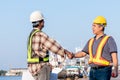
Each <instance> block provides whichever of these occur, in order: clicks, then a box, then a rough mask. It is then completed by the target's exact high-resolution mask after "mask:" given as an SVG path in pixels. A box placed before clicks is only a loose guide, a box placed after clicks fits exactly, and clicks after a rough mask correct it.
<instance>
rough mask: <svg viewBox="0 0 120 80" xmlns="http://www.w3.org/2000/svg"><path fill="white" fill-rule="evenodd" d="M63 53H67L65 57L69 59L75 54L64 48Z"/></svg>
mask: <svg viewBox="0 0 120 80" xmlns="http://www.w3.org/2000/svg"><path fill="white" fill-rule="evenodd" d="M65 54H66V55H67V57H68V58H69V59H72V58H74V56H75V55H74V54H73V53H72V52H69V51H67V50H65Z"/></svg>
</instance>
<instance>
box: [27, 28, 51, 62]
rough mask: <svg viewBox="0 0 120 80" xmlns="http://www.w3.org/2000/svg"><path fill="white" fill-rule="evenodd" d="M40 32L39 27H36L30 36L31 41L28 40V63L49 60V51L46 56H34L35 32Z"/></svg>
mask: <svg viewBox="0 0 120 80" xmlns="http://www.w3.org/2000/svg"><path fill="white" fill-rule="evenodd" d="M37 32H40V30H39V29H36V30H34V31H32V32H31V34H30V36H29V41H28V51H27V54H28V56H27V62H28V63H39V62H40V61H42V62H48V61H49V52H48V51H47V52H46V54H47V55H46V56H45V57H44V58H41V57H32V38H33V36H34V34H35V33H37Z"/></svg>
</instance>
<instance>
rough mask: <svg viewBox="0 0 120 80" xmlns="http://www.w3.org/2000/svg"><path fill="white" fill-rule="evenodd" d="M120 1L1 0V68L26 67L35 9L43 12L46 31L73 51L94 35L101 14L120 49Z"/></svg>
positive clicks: (107, 32)
mask: <svg viewBox="0 0 120 80" xmlns="http://www.w3.org/2000/svg"><path fill="white" fill-rule="evenodd" d="M119 4H120V1H119V0H114V1H113V0H111V1H110V0H99V1H98V0H59V1H58V0H18V1H17V0H3V1H1V2H0V28H1V29H0V55H1V57H0V69H9V68H24V67H27V62H26V57H27V37H28V35H29V33H30V31H31V29H32V26H31V23H30V21H29V16H30V14H31V12H33V11H35V10H40V11H41V12H42V13H43V14H44V17H45V28H44V29H43V31H44V32H45V33H47V34H48V35H49V36H50V37H52V38H54V39H56V40H57V41H58V42H59V43H60V44H61V45H62V46H63V47H64V48H66V49H68V50H70V51H72V52H75V47H81V48H83V47H84V45H85V44H86V42H87V41H88V39H89V38H91V37H93V36H94V35H93V33H92V30H91V25H92V21H93V19H94V18H95V17H96V16H98V15H102V16H104V17H106V19H107V22H108V25H107V27H106V29H105V33H106V34H108V35H111V36H113V38H114V39H115V41H116V43H117V46H118V52H120V31H119V29H120V28H119V23H120V5H119ZM118 55H119V57H120V54H118ZM119 62H120V60H119Z"/></svg>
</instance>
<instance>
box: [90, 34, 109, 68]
mask: <svg viewBox="0 0 120 80" xmlns="http://www.w3.org/2000/svg"><path fill="white" fill-rule="evenodd" d="M108 39H109V36H104V37H103V38H102V40H101V41H100V42H99V45H98V46H97V50H96V53H95V56H93V51H92V50H93V48H92V47H93V43H94V38H91V39H90V41H89V44H88V51H89V56H90V59H89V64H91V63H94V64H96V65H100V66H108V65H109V64H110V62H109V61H108V60H106V59H104V58H103V57H102V53H103V52H102V51H103V48H104V46H105V44H106V42H107V41H108Z"/></svg>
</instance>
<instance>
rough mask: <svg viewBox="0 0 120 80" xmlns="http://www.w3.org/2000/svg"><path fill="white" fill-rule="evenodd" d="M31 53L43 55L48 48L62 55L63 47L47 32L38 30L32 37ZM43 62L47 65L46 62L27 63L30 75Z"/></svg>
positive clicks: (39, 68)
mask: <svg viewBox="0 0 120 80" xmlns="http://www.w3.org/2000/svg"><path fill="white" fill-rule="evenodd" d="M32 49H33V50H32V51H33V52H32V55H36V56H38V57H39V56H40V57H45V56H46V51H47V50H50V51H51V52H53V53H56V54H58V55H61V56H64V54H65V53H64V49H63V48H62V47H61V46H60V44H58V43H57V42H56V41H55V40H54V39H52V38H50V37H49V36H48V35H47V34H45V33H44V32H42V31H40V32H37V33H35V35H34V36H33V39H32ZM44 64H47V65H49V63H48V62H46V63H34V64H33V63H32V64H30V63H29V64H28V69H29V71H30V72H31V73H32V75H35V74H37V73H38V72H39V71H40V70H41V68H42V66H43V65H44Z"/></svg>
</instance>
